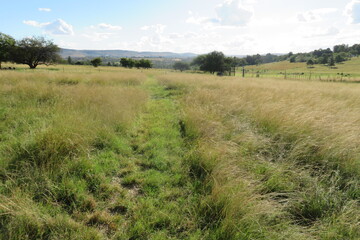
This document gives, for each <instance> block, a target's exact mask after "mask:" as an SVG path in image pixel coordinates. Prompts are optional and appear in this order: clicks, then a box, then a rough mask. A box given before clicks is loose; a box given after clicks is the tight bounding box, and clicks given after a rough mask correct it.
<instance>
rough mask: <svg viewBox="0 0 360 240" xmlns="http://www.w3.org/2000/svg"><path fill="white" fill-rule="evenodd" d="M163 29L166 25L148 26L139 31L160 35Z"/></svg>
mask: <svg viewBox="0 0 360 240" xmlns="http://www.w3.org/2000/svg"><path fill="white" fill-rule="evenodd" d="M165 28H166V25H163V24H155V25H150V26H142V27H141V28H140V29H141V30H143V31H148V30H154V31H155V33H157V34H161V33H163V32H164V31H165Z"/></svg>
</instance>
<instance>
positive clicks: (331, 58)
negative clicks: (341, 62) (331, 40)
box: [329, 57, 335, 67]
mask: <svg viewBox="0 0 360 240" xmlns="http://www.w3.org/2000/svg"><path fill="white" fill-rule="evenodd" d="M329 66H330V67H333V66H335V59H334V57H330V59H329Z"/></svg>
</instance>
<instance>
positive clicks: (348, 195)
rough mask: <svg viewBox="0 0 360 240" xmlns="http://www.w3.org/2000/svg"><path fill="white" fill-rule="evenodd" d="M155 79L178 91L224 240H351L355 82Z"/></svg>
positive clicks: (359, 167)
mask: <svg viewBox="0 0 360 240" xmlns="http://www.w3.org/2000/svg"><path fill="white" fill-rule="evenodd" d="M158 78H159V79H160V81H161V82H162V83H163V84H164V85H167V86H170V87H172V88H176V87H177V88H183V87H184V85H187V86H188V87H187V88H186V89H187V90H188V94H185V95H184V97H183V107H184V115H185V116H184V118H185V123H186V129H187V135H188V137H189V138H190V139H191V141H192V145H195V149H196V150H194V152H195V155H197V156H198V157H191V159H192V160H191V161H195V162H196V164H198V165H200V166H201V168H203V169H204V170H201V169H200V170H199V169H198V170H197V171H199V173H198V175H199V176H202V175H203V174H204V173H203V172H204V171H205V172H206V173H205V174H206V175H207V176H208V177H207V179H208V180H207V181H209V182H211V183H212V184H211V185H212V188H211V189H212V190H211V194H210V195H209V198H210V199H211V200H210V202H212V205H210V206H212V207H211V208H212V209H213V210H214V209H215V211H216V209H220V210H218V211H219V212H218V214H221V215H222V216H223V220H222V224H223V225H221V226H222V227H220V229H222V230H220V231H224V232H232V231H233V232H234V233H233V235H229V236H227V237H228V238H229V239H230V238H234V239H308V238H310V239H317V238H319V239H342V238H347V239H356V238H357V237H359V235H360V232H359V230H356V229H357V228H358V219H357V218H356V217H351V216H349V215H347V213H346V212H348V211H349V210H348V209H349V208H350V209H351V211H353V212H354V213H355V215H356V214H358V213H359V206H358V204H357V203H356V202H355V201H356V199H357V200H358V198H359V191H358V190H356V189H358V186H359V176H360V161H359V154H360V149H359V147H358V146H360V140H359V138H358V136H359V134H360V129H359V128H358V125H359V122H360V111H359V106H360V98H359V96H360V85H357V84H339V83H321V82H301V81H286V80H271V79H246V80H243V79H241V78H231V77H228V78H218V77H214V76H206V75H191V74H167V75H161V76H158ZM194 159H195V160H194ZM218 205H220V206H222V207H219V206H218ZM304 226H305V227H304ZM234 229H235V230H234ZM329 232H331V234H330V233H329ZM221 236H226V235H221ZM230 236H231V237H230Z"/></svg>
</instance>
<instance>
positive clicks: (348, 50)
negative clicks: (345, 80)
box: [235, 44, 360, 66]
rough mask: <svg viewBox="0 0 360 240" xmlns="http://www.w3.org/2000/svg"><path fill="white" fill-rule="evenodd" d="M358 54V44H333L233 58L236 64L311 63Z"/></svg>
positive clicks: (340, 60)
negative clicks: (306, 49) (311, 49)
mask: <svg viewBox="0 0 360 240" xmlns="http://www.w3.org/2000/svg"><path fill="white" fill-rule="evenodd" d="M356 56H360V44H354V45H352V46H349V45H347V44H340V45H335V46H334V47H333V49H330V48H327V49H318V50H314V51H312V52H308V53H296V54H294V53H292V52H290V53H288V54H285V55H274V54H270V53H268V54H266V55H260V54H256V55H251V56H250V55H249V56H246V57H244V58H237V59H235V62H236V65H237V66H243V65H258V64H263V63H271V62H280V61H286V60H288V61H290V62H308V63H309V64H310V65H311V64H330V65H333V63H340V62H344V61H347V60H349V59H350V58H351V57H356Z"/></svg>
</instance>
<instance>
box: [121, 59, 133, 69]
mask: <svg viewBox="0 0 360 240" xmlns="http://www.w3.org/2000/svg"><path fill="white" fill-rule="evenodd" d="M120 64H121V66H123V67H125V68H133V67H134V66H135V61H134V60H133V59H131V58H121V59H120Z"/></svg>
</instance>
